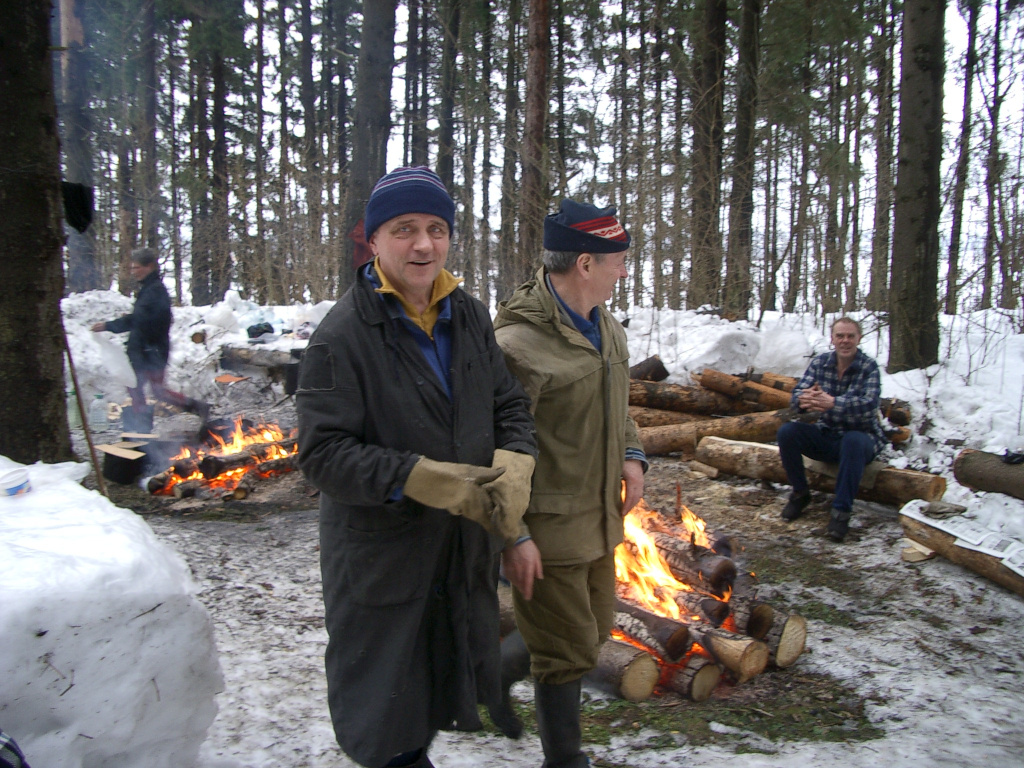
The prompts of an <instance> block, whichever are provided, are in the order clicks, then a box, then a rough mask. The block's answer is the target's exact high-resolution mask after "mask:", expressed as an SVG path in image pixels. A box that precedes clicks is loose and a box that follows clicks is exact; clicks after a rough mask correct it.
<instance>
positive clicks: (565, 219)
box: [544, 200, 631, 253]
mask: <svg viewBox="0 0 1024 768" xmlns="http://www.w3.org/2000/svg"><path fill="white" fill-rule="evenodd" d="M630 239H631V238H630V236H629V233H628V232H627V231H626V230H625V229H624V228H623V226H622V225H621V224H620V223H619V220H618V219H616V218H615V209H614V208H598V207H596V206H593V205H590V204H589V203H577V202H575V201H573V200H563V201H562V205H561V207H560V208H559V209H558V213H549V214H548V215H547V216H545V217H544V247H545V248H546V249H547V250H549V251H564V252H568V253H619V252H620V251H624V250H626V249H627V248H629V241H630Z"/></svg>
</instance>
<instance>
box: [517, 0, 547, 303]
mask: <svg viewBox="0 0 1024 768" xmlns="http://www.w3.org/2000/svg"><path fill="white" fill-rule="evenodd" d="M550 27H551V19H550V14H549V7H548V0H530V15H529V27H528V42H527V50H528V55H527V68H526V105H525V107H526V110H525V123H524V125H523V183H522V195H521V197H520V201H519V208H520V211H519V248H518V252H517V253H516V256H515V258H514V259H513V262H512V267H513V268H512V274H513V277H514V279H515V282H516V284H517V285H518V284H519V283H522V282H525V281H526V280H529V279H530V278H531V277H532V276H533V273H534V270H535V267H536V265H537V263H538V259H539V256H540V253H541V244H542V228H543V223H544V216H545V215H546V213H547V194H546V177H547V169H546V157H545V154H546V148H545V142H544V133H545V131H546V130H547V122H548V109H547V102H548V85H547V79H548V60H549V58H550V47H551V41H550Z"/></svg>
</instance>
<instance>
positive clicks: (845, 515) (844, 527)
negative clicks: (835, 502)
mask: <svg viewBox="0 0 1024 768" xmlns="http://www.w3.org/2000/svg"><path fill="white" fill-rule="evenodd" d="M849 530H850V513H849V511H847V510H845V509H839V508H837V507H832V516H831V517H829V519H828V528H827V529H826V531H825V533H826V534H827V535H828V537H829V538H830V539H832V541H834V542H836V544H842V542H843V539H845V538H846V533H847V531H849Z"/></svg>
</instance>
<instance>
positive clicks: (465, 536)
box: [296, 270, 536, 766]
mask: <svg viewBox="0 0 1024 768" xmlns="http://www.w3.org/2000/svg"><path fill="white" fill-rule="evenodd" d="M450 301H451V323H452V376H451V379H452V398H451V399H450V400H449V398H448V397H447V395H446V394H445V391H444V389H443V388H442V386H441V384H440V382H439V380H438V378H437V376H436V374H435V373H434V372H433V371H432V369H431V368H430V365H429V364H428V363H427V360H426V359H425V357H424V356H423V353H422V352H421V351H420V350H419V349H418V348H417V346H416V342H415V340H414V339H413V338H412V337H411V336H410V335H409V334H408V333H407V332H405V331H404V330H403V329H402V328H401V326H400V323H401V322H402V321H401V319H399V318H400V315H399V313H400V310H399V309H398V308H397V305H396V304H394V303H393V302H390V301H389V302H385V301H382V299H381V297H380V296H379V295H377V294H376V293H374V291H373V286H372V285H371V284H370V282H369V281H368V280H367V278H366V277H365V275H363V274H362V270H360V274H359V277H358V278H357V282H356V284H355V285H354V286H353V287H352V289H350V290H349V291H348V292H347V293H346V294H345V295H344V296H343V297H342V298H341V299H340V300H339V301H338V303H337V304H336V305H335V307H334V308H333V309H332V310H331V311H330V312H329V313H328V315H327V316H326V317H325V318H324V321H323V322H322V323H321V324H320V326H319V327H318V328H317V330H316V332H315V333H314V334H313V336H312V338H311V339H310V342H309V346H308V348H307V350H306V351H305V353H304V355H303V359H302V362H301V364H300V369H299V384H298V391H297V392H296V403H297V406H298V415H299V449H300V465H301V467H302V470H303V472H304V473H305V475H306V477H307V478H308V479H309V481H310V482H311V483H312V484H313V485H315V486H316V487H317V488H319V489H320V491H321V501H320V560H321V570H322V574H323V590H324V603H325V608H326V622H327V630H328V633H329V641H328V646H327V654H326V666H327V682H328V698H329V703H330V709H331V717H332V720H333V722H334V729H335V733H336V735H337V737H338V743H339V744H340V745H341V747H342V749H344V750H345V752H346V753H347V754H348V755H349V756H351V757H352V758H353V759H354V760H356V761H358V762H360V763H362V764H364V765H371V766H373V765H383V764H384V763H385V762H387V761H388V759H389V758H391V757H393V756H394V755H396V754H398V753H401V752H405V751H409V750H413V749H417V748H419V747H422V746H424V745H425V744H428V743H429V742H430V740H431V739H432V738H433V735H434V734H435V733H436V732H437V731H438V730H441V729H446V728H451V727H461V728H472V727H479V719H478V716H477V710H476V705H477V703H478V702H479V703H493V702H495V701H496V700H497V698H498V697H499V695H500V694H499V691H498V605H497V597H496V592H495V586H496V585H495V581H496V557H497V552H498V550H499V548H500V547H501V542H500V540H498V539H497V538H496V537H491V536H489V535H488V534H487V532H486V531H485V530H484V529H483V528H482V527H480V526H479V525H477V524H476V523H473V522H470V521H468V520H466V519H464V518H459V517H454V516H452V515H450V514H449V513H448V512H447V511H445V510H442V509H433V508H430V507H425V506H423V505H421V504H418V503H417V502H414V501H412V500H409V499H405V498H404V497H403V498H400V500H398V501H389V499H390V498H393V496H394V493H395V491H396V489H397V488H399V487H400V486H402V485H403V484H404V483H405V480H406V478H407V477H408V474H409V472H410V470H411V469H412V467H413V465H414V464H415V463H416V461H417V460H418V458H419V456H420V455H424V456H428V457H430V458H432V459H437V460H441V461H457V462H463V463H469V464H478V465H483V466H489V465H490V463H491V460H492V458H493V453H494V449H495V448H505V449H508V450H519V451H523V452H527V453H530V454H532V455H536V447H535V440H534V435H533V419H532V417H531V416H530V413H529V399H528V398H527V396H526V394H525V393H524V391H523V389H522V387H521V386H520V385H519V383H518V382H517V381H516V379H515V378H514V377H513V376H512V375H511V374H510V373H509V372H508V369H507V368H506V367H505V362H504V358H503V355H502V353H501V350H500V349H499V348H498V346H497V343H496V342H495V340H494V333H493V330H492V327H491V321H490V317H489V315H488V313H487V310H486V308H485V307H484V306H483V305H482V304H481V303H480V302H478V301H477V300H475V299H473V298H472V297H470V296H469V295H468V294H466V293H465V292H464V291H462V290H461V289H457V290H456V291H455V292H454V293H452V294H451V296H450Z"/></svg>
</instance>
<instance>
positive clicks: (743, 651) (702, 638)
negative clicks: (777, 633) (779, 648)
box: [690, 624, 768, 683]
mask: <svg viewBox="0 0 1024 768" xmlns="http://www.w3.org/2000/svg"><path fill="white" fill-rule="evenodd" d="M690 634H691V636H692V637H693V639H694V641H695V642H697V643H699V644H700V646H701V648H703V649H704V650H706V651H707V652H708V653H710V654H711V655H712V656H713V657H714V658H715V659H716V660H717V661H718V662H719V663H720V664H721V665H722V666H723V667H725V668H726V669H728V670H729V671H730V672H731V673H732V674H733V676H734V677H735V678H736V682H737V683H745V682H746V681H747V680H750V679H751V678H752V677H755V676H757V675H759V674H761V673H762V672H764V669H765V667H766V666H768V646H767V645H765V644H764V643H763V642H761V641H760V640H755V639H754V638H752V637H746V636H744V635H738V634H736V633H735V632H729V631H728V630H725V629H722V628H720V627H717V628H716V627H709V626H706V625H703V624H692V625H690Z"/></svg>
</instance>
